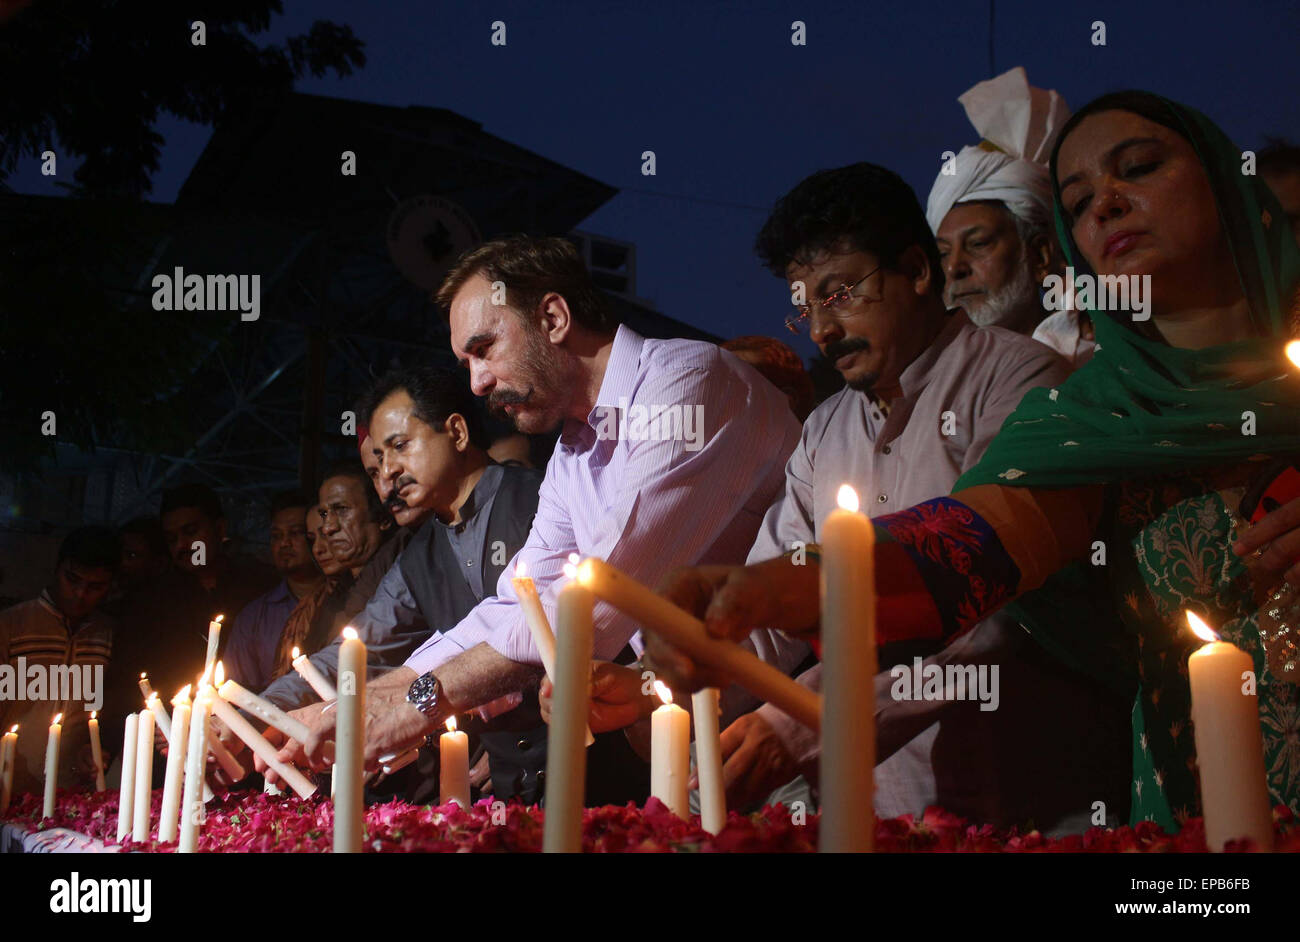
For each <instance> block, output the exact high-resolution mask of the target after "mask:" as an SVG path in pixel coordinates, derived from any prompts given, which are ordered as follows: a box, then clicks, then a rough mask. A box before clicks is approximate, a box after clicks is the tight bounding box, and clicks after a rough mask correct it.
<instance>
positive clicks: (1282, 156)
mask: <svg viewBox="0 0 1300 942" xmlns="http://www.w3.org/2000/svg"><path fill="white" fill-rule="evenodd" d="M1255 169H1256V170H1258V171H1259V172H1260V173H1273V174H1283V173H1300V147H1297V146H1296V145H1294V144H1292V143H1291V142H1290V141H1287V140H1283V139H1282V138H1280V137H1269V138H1265V139H1264V148H1263V149H1262V150H1260V152H1259V153H1258V154H1256V155H1255Z"/></svg>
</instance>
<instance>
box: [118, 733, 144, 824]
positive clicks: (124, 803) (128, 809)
mask: <svg viewBox="0 0 1300 942" xmlns="http://www.w3.org/2000/svg"><path fill="white" fill-rule="evenodd" d="M139 722H140V715H139V714H138V713H128V714H127V715H126V724H125V725H124V726H123V728H122V783H121V787H120V788H119V790H118V794H117V839H118V841H123V840H126V836H127V835H128V834H130V833H131V813H132V812H133V811H134V810H135V750H136V738H137V737H136V725H137V724H138V723H139Z"/></svg>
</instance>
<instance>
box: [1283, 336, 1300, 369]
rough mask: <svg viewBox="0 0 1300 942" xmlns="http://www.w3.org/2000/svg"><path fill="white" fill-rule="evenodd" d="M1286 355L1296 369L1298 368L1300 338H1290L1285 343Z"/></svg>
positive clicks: (1299, 366) (1299, 362) (1299, 364)
mask: <svg viewBox="0 0 1300 942" xmlns="http://www.w3.org/2000/svg"><path fill="white" fill-rule="evenodd" d="M1286 356H1287V359H1288V360H1290V361H1291V362H1292V363H1293V364H1294V365H1295V367H1296V368H1297V369H1300V340H1292V341H1291V342H1290V343H1288V344H1287V345H1286Z"/></svg>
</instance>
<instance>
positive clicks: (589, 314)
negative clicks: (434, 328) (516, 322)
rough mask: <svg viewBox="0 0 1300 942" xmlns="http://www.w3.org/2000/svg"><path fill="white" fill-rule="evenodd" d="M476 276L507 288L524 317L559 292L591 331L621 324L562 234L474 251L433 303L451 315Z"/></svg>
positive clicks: (509, 239)
mask: <svg viewBox="0 0 1300 942" xmlns="http://www.w3.org/2000/svg"><path fill="white" fill-rule="evenodd" d="M475 275H482V276H483V277H485V278H487V280H488V281H491V282H496V281H499V282H501V283H502V284H504V285H505V286H506V296H507V298H508V299H509V307H510V308H511V310H513V311H515V312H516V313H518V314H519V315H520V316H527V315H529V314H531V313H532V312H533V310H534V309H535V308H536V307H537V305H538V304H540V303H541V301H542V298H543V297H545V296H546V294H548V293H549V292H552V291H554V292H556V293H557V294H559V295H560V296H561V297H563V298H564V300H565V302H567V303H568V305H569V310H570V311H571V312H572V313H573V319H574V320H575V321H576V322H577V323H579V324H581V325H582V326H583V327H585V328H587V329H588V330H593V331H598V332H601V333H606V332H611V331H613V330H614V328H615V327H617V326H618V320H617V318H615V316H614V314H613V312H611V311H610V309H609V305H607V304H606V303H605V298H604V296H603V295H602V294H601V293H600V290H599V289H598V288H597V287H596V285H595V283H594V282H592V280H591V273H590V272H588V271H587V266H586V264H584V263H583V261H582V256H581V255H579V254H578V250H577V248H576V247H575V246H574V245H573V243H572V242H570V241H569V240H568V239H565V238H563V237H561V236H544V237H536V236H527V235H512V236H506V237H505V238H501V239H494V240H492V241H491V242H484V243H483V244H482V245H480V246H478V247H477V248H473V249H470V250H469V251H468V252H466V253H465V254H464V255H462V256H461V257H460V258H459V259H458V260H457V262H456V264H455V266H454V267H453V268H452V270H451V271H450V272H448V273H447V276H446V277H445V278H444V279H443V280H442V285H441V287H439V288H438V291H437V293H436V294H435V295H434V300H435V301H436V302H437V303H438V305H439V306H440V307H441V308H442V309H443V310H444V311H446V312H448V313H450V311H451V302H452V299H453V298H455V297H456V292H458V291H460V289H461V288H463V287H464V286H465V283H466V282H468V281H469V280H470V279H471V278H473V277H474V276H475Z"/></svg>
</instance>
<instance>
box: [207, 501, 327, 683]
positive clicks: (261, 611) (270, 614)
mask: <svg viewBox="0 0 1300 942" xmlns="http://www.w3.org/2000/svg"><path fill="white" fill-rule="evenodd" d="M310 506H311V503H310V502H309V501H308V500H307V499H306V498H305V497H303V496H302V495H301V494H298V493H296V492H292V491H290V492H286V493H281V494H277V495H275V497H273V498H272V499H271V562H272V563H273V564H274V565H275V571H276V572H278V573H279V574H280V576H281V579H280V584H279V585H277V586H276V587H275V588H273V589H272V590H271V591H270V592H267V593H266V594H265V595H259V596H258V597H257V598H255V599H253V601H251V602H249V603H248V604H247V605H245V606H244V608H243V609H242V610H241V611H240V613H239V614H238V615H236V616H235V622H234V626H233V627H232V628H231V631H230V641H229V642H228V644H227V646H226V654H225V667H226V676H227V677H229V678H231V679H232V680H235V681H238V682H239V683H240V684H242V685H243V686H245V687H247V688H248V689H249V690H261V689H263V688H264V687H265V686H266V685H267V684H269V683H270V682H271V674H272V673H273V672H274V670H275V651H276V646H277V645H278V644H279V642H280V633H281V632H282V631H284V624H285V622H286V621H288V619H289V613H290V612H292V611H293V610H294V607H295V606H296V605H297V604H298V600H299V599H301V598H302V597H303V596H305V595H307V594H308V593H310V592H312V591H313V590H314V589H315V588H316V587H317V586H318V585H320V583H321V581H322V580H323V579H324V578H325V576H324V575H323V574H322V573H321V571H320V569H319V568H318V567H317V565H316V560H314V559H312V555H311V548H310V547H309V546H308V545H307V508H308V507H310Z"/></svg>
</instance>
